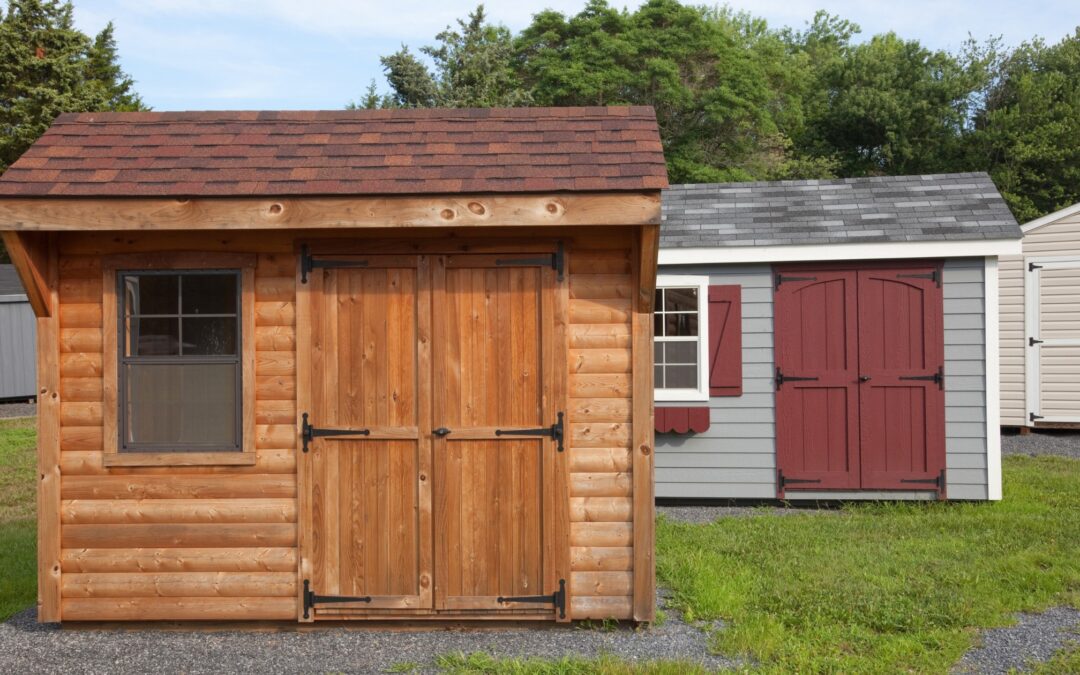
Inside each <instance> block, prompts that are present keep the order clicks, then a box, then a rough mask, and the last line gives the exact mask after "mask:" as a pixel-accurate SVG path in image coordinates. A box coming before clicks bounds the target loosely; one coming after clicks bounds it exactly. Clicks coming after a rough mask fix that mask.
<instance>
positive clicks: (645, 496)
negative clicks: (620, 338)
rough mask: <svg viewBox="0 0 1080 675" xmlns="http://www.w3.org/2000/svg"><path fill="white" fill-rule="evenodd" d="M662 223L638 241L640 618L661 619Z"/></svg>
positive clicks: (636, 508) (637, 582) (635, 360)
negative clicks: (656, 475) (656, 350)
mask: <svg viewBox="0 0 1080 675" xmlns="http://www.w3.org/2000/svg"><path fill="white" fill-rule="evenodd" d="M659 245H660V227H659V226H658V225H646V226H644V227H642V228H641V229H640V233H639V235H638V238H637V241H636V242H635V246H634V249H635V254H636V255H635V258H636V260H635V265H634V277H635V279H634V288H636V289H637V293H635V294H634V312H633V317H632V322H633V324H632V326H633V347H632V349H633V363H634V365H633V397H634V403H633V423H632V430H633V446H632V447H633V468H632V471H633V483H634V620H635V621H653V620H654V619H655V618H656V553H655V552H656V516H655V506H654V498H655V497H654V490H655V488H654V486H653V464H654V460H653V450H654V443H653V366H652V359H653V327H652V324H653V322H652V312H653V297H654V293H655V288H656V264H657V253H658V249H659Z"/></svg>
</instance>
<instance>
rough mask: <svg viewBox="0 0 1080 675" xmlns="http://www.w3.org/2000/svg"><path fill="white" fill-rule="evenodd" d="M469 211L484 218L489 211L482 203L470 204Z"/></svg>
mask: <svg viewBox="0 0 1080 675" xmlns="http://www.w3.org/2000/svg"><path fill="white" fill-rule="evenodd" d="M469 210H470V211H472V212H473V213H475V214H476V215H478V216H482V215H484V214H485V213H487V209H485V208H484V205H483V204H481V203H480V202H469Z"/></svg>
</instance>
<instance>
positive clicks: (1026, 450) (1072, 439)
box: [1001, 429, 1080, 459]
mask: <svg viewBox="0 0 1080 675" xmlns="http://www.w3.org/2000/svg"><path fill="white" fill-rule="evenodd" d="M1001 454H1003V455H1061V456H1063V457H1073V458H1075V459H1080V430H1074V429H1069V430H1064V429H1061V430H1059V429H1045V430H1040V431H1032V432H1031V433H1030V434H1027V435H1026V436H1021V435H1020V434H1015V433H1012V434H1002V435H1001Z"/></svg>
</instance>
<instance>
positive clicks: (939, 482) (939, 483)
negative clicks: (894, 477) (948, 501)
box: [900, 469, 945, 492]
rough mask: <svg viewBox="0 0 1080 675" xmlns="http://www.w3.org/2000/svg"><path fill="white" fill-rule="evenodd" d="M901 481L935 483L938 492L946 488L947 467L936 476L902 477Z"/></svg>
mask: <svg viewBox="0 0 1080 675" xmlns="http://www.w3.org/2000/svg"><path fill="white" fill-rule="evenodd" d="M900 482H901V483H918V484H920V485H933V486H934V488H935V489H936V490H937V491H938V492H944V490H945V469H942V470H941V473H939V474H938V475H937V477H936V478H901V479H900Z"/></svg>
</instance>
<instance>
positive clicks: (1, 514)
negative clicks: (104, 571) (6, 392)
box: [0, 419, 37, 621]
mask: <svg viewBox="0 0 1080 675" xmlns="http://www.w3.org/2000/svg"><path fill="white" fill-rule="evenodd" d="M35 465H36V460H35V458H34V420H32V419H17V420H0V570H3V573H0V621H3V620H6V619H7V618H8V617H10V616H11V615H12V614H14V613H16V612H18V611H20V610H23V609H26V608H27V607H29V606H31V605H33V604H34V601H35V598H36V597H37V582H36V574H37V570H36V567H37V566H36V559H35V556H34V546H35V538H36V535H35V533H36V531H37V530H36V528H35V527H34V513H35V510H36V509H35V504H36V498H35V492H34V489H35V486H36V481H35V480H34V472H35Z"/></svg>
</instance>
